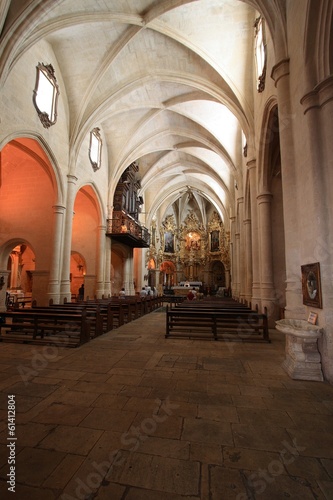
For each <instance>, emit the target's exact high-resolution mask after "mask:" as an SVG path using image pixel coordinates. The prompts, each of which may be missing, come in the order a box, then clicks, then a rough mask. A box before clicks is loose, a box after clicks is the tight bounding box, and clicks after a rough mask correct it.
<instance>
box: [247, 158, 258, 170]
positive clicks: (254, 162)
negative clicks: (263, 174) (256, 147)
mask: <svg viewBox="0 0 333 500" xmlns="http://www.w3.org/2000/svg"><path fill="white" fill-rule="evenodd" d="M246 166H247V169H248V170H252V169H253V168H256V167H257V160H256V159H255V158H253V159H252V160H249V161H248V162H247V163H246Z"/></svg>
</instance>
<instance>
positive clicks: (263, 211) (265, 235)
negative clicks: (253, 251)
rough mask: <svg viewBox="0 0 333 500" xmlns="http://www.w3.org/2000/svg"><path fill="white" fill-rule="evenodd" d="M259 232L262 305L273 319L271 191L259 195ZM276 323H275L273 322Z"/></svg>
mask: <svg viewBox="0 0 333 500" xmlns="http://www.w3.org/2000/svg"><path fill="white" fill-rule="evenodd" d="M257 199H258V213H259V233H260V238H259V241H260V288H261V307H262V309H264V307H267V313H268V318H269V319H271V320H272V321H273V320H275V319H277V318H275V317H274V312H275V304H274V302H275V289H274V278H273V250H272V221H271V202H272V195H271V194H270V193H262V194H260V195H259V196H258V197H257ZM273 324H275V323H273Z"/></svg>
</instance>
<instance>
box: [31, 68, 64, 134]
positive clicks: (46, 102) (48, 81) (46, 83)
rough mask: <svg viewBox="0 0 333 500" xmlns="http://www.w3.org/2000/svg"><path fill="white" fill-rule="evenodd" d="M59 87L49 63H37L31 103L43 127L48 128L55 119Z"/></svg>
mask: <svg viewBox="0 0 333 500" xmlns="http://www.w3.org/2000/svg"><path fill="white" fill-rule="evenodd" d="M58 96H59V87H58V84H57V79H56V77H55V73H54V68H53V66H52V65H51V64H48V65H45V64H42V63H38V65H37V66H36V84H35V89H34V91H33V103H34V106H35V108H36V110H37V113H38V116H39V119H40V121H41V122H42V124H43V127H45V128H49V127H50V126H51V125H54V124H55V123H56V121H57V101H58Z"/></svg>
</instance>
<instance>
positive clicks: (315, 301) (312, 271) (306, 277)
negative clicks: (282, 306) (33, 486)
mask: <svg viewBox="0 0 333 500" xmlns="http://www.w3.org/2000/svg"><path fill="white" fill-rule="evenodd" d="M301 271H302V292H303V304H305V305H306V306H312V307H318V308H319V309H321V308H322V297H321V282H320V265H319V262H315V263H314V264H305V265H304V266H301Z"/></svg>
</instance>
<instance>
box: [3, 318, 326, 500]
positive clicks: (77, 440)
mask: <svg viewBox="0 0 333 500" xmlns="http://www.w3.org/2000/svg"><path fill="white" fill-rule="evenodd" d="M164 322H165V316H164V313H163V312H154V313H151V314H149V315H146V316H144V317H143V318H140V319H138V320H136V321H134V322H132V323H130V324H128V325H124V326H123V327H121V328H119V329H118V330H114V331H113V332H110V333H108V334H106V335H103V336H102V337H100V338H98V339H96V340H94V341H93V342H90V343H89V344H86V345H84V346H82V347H80V348H77V349H70V348H64V347H57V346H49V347H46V346H28V345H14V344H1V345H0V360H1V365H0V370H1V371H0V391H1V392H0V394H1V417H3V418H1V422H2V423H1V428H0V429H1V434H0V438H1V439H0V442H1V444H0V446H1V463H0V467H1V481H0V497H1V499H7V498H17V499H19V500H21V499H22V500H23V499H24V500H29V499H32V500H49V499H62V500H73V499H95V500H106V499H107V500H118V499H119V500H120V499H126V500H180V499H186V500H195V499H201V500H229V499H230V500H247V499H251V500H254V499H255V500H257V499H258V500H267V499H269V500H274V499H277V500H281V499H286V498H290V499H293V500H294V499H296V500H297V499H302V500H307V499H320V500H324V499H333V425H332V423H333V419H332V414H333V387H332V386H330V385H328V384H326V383H324V382H307V381H295V380H292V379H290V378H289V377H288V375H287V374H286V373H285V372H284V370H283V369H282V368H281V363H282V361H283V360H284V338H283V336H282V334H280V333H279V332H277V331H275V330H272V331H271V338H272V343H271V344H254V343H252V344H251V343H238V342H223V341H219V342H214V341H211V340H198V339H195V340H188V339H172V338H169V339H165V338H164V328H165V323H164ZM12 395H14V396H15V407H16V422H15V430H14V434H15V436H13V437H16V440H14V439H13V437H11V436H9V431H10V430H11V429H12V428H10V429H9V430H8V428H7V421H8V418H7V403H8V396H12ZM11 459H15V464H14V465H12V467H15V470H14V469H12V476H11V479H12V480H13V483H12V484H15V493H16V494H15V495H13V493H12V492H11V491H8V488H9V487H10V483H6V481H7V480H8V481H9V480H10V476H7V474H9V472H10V470H9V467H10V465H9V464H8V461H10V460H11ZM14 474H15V476H14Z"/></svg>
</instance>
